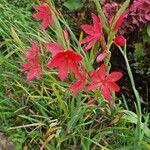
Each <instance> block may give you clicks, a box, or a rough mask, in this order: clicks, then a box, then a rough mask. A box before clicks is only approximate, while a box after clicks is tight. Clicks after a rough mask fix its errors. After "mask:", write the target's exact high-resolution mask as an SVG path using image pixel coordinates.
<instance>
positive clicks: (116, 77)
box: [107, 72, 122, 82]
mask: <svg viewBox="0 0 150 150" xmlns="http://www.w3.org/2000/svg"><path fill="white" fill-rule="evenodd" d="M121 77H122V73H121V72H112V73H111V74H110V75H109V76H108V77H107V81H111V82H114V81H117V80H119V79H120V78H121Z"/></svg>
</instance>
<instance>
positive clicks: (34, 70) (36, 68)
mask: <svg viewBox="0 0 150 150" xmlns="http://www.w3.org/2000/svg"><path fill="white" fill-rule="evenodd" d="M21 66H22V67H23V69H22V70H21V72H22V73H24V72H28V75H27V81H32V80H33V79H35V78H37V79H39V78H40V76H41V74H42V67H41V66H40V64H39V61H38V59H37V58H35V59H32V60H31V61H30V62H29V63H28V64H22V65H21Z"/></svg>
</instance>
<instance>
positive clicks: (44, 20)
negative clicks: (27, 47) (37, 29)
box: [41, 18, 49, 30]
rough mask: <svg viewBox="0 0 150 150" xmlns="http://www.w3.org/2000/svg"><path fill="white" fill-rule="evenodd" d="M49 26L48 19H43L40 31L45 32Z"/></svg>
mask: <svg viewBox="0 0 150 150" xmlns="http://www.w3.org/2000/svg"><path fill="white" fill-rule="evenodd" d="M48 25H49V19H48V18H43V21H42V23H41V29H42V30H45V29H46V28H47V27H48Z"/></svg>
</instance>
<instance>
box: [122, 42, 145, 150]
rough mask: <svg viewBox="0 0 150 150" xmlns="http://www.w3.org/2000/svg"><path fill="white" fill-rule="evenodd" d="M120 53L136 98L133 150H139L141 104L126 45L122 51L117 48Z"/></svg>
mask: <svg viewBox="0 0 150 150" xmlns="http://www.w3.org/2000/svg"><path fill="white" fill-rule="evenodd" d="M119 50H120V52H121V53H122V55H123V56H124V59H125V63H126V67H127V71H128V75H129V78H130V81H131V85H132V89H133V92H134V95H135V98H136V103H137V110H136V111H137V117H138V120H137V126H136V132H135V142H134V150H138V149H139V143H140V140H141V120H142V111H141V102H140V96H139V93H138V91H137V89H136V87H135V82H134V78H133V74H132V71H131V68H130V65H129V61H128V58H127V53H126V44H125V47H124V51H123V50H122V48H121V47H119Z"/></svg>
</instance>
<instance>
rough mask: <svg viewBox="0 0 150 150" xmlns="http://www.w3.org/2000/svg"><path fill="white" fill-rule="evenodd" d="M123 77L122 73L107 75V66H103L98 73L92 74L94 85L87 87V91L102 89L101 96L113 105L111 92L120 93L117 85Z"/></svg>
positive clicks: (93, 72)
mask: <svg viewBox="0 0 150 150" xmlns="http://www.w3.org/2000/svg"><path fill="white" fill-rule="evenodd" d="M121 77H122V73H121V72H112V73H111V74H110V75H107V74H106V67H105V65H104V64H103V65H101V66H100V68H99V69H98V70H97V71H92V72H90V78H91V80H92V83H91V84H89V85H88V86H87V90H95V89H97V88H99V89H100V91H101V94H102V95H103V96H104V98H105V99H106V100H108V101H109V103H110V104H112V103H113V101H112V97H111V91H115V92H118V91H119V90H120V87H119V86H118V85H117V84H116V83H115V81H117V80H119V79H120V78H121Z"/></svg>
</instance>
